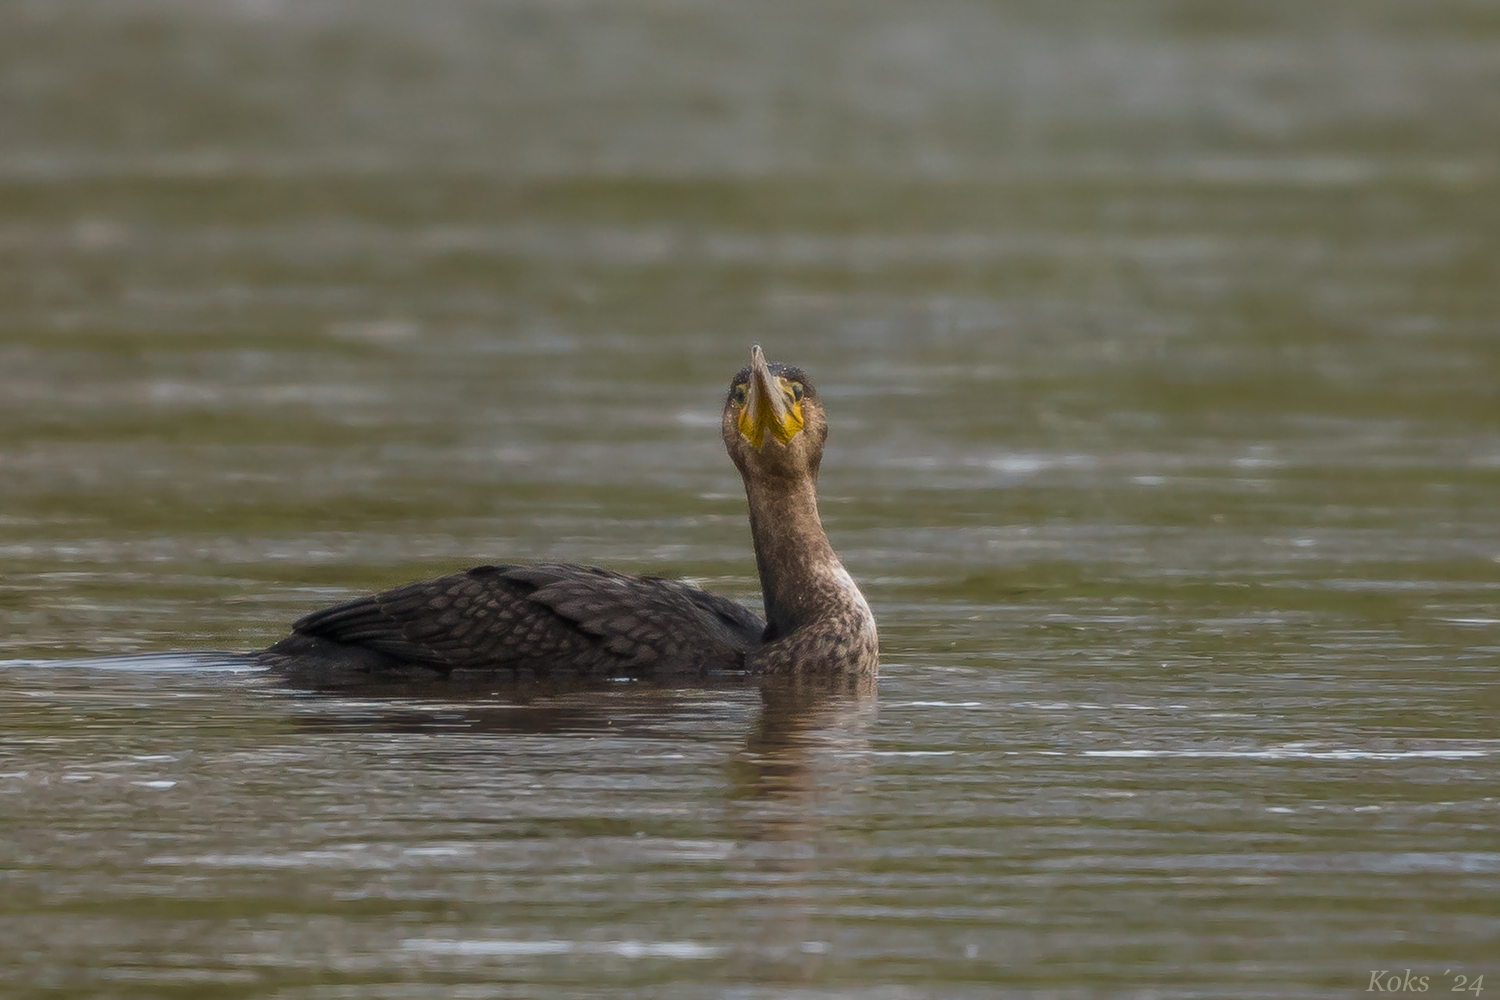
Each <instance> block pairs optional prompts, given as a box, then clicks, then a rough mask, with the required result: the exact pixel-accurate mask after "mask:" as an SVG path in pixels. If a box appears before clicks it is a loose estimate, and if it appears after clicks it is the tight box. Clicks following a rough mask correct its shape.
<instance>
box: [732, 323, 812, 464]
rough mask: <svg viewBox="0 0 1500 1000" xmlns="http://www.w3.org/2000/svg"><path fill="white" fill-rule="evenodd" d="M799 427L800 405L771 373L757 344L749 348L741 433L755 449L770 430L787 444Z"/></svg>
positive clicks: (795, 434) (800, 422) (800, 426)
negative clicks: (748, 370) (748, 367)
mask: <svg viewBox="0 0 1500 1000" xmlns="http://www.w3.org/2000/svg"><path fill="white" fill-rule="evenodd" d="M801 430H802V404H801V403H800V402H797V401H795V400H793V399H791V398H790V393H789V392H788V391H787V390H786V389H785V388H783V386H782V380H781V379H780V378H778V377H776V376H775V375H773V374H771V369H770V368H768V367H767V366H766V356H765V354H764V353H763V352H762V351H761V349H760V345H759V344H756V345H755V346H754V347H752V348H750V385H749V387H748V392H747V394H746V399H745V406H744V409H742V410H741V411H740V433H741V434H743V435H744V436H745V439H746V440H748V441H749V442H750V446H751V447H752V448H754V449H756V450H757V451H759V450H760V448H761V446H762V445H764V444H765V443H766V434H767V432H769V433H770V434H771V435H773V436H774V437H775V438H776V440H778V441H780V442H781V443H782V444H787V443H788V442H790V441H791V440H792V438H794V437H796V436H797V433H798V432H799V431H801Z"/></svg>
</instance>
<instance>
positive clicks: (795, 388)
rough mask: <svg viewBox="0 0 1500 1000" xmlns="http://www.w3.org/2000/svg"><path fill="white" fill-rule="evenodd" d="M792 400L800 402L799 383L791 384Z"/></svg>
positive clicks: (800, 384)
mask: <svg viewBox="0 0 1500 1000" xmlns="http://www.w3.org/2000/svg"><path fill="white" fill-rule="evenodd" d="M792 398H793V399H795V400H798V401H800V400H801V399H802V383H801V382H793V383H792Z"/></svg>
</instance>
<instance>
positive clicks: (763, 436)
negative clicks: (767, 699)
mask: <svg viewBox="0 0 1500 1000" xmlns="http://www.w3.org/2000/svg"><path fill="white" fill-rule="evenodd" d="M723 436H724V442H725V446H726V448H727V449H728V451H729V454H730V457H731V458H732V459H733V460H734V463H735V465H736V467H737V468H738V469H739V470H740V474H741V477H742V478H743V479H744V482H745V492H746V496H747V499H748V500H749V505H750V529H751V536H752V538H753V540H754V544H755V555H756V567H757V569H758V571H759V574H760V579H761V589H762V596H763V600H764V604H765V611H766V619H765V621H762V620H761V619H760V618H759V617H757V616H756V615H755V614H754V613H753V612H751V611H750V610H749V609H748V608H746V607H744V606H743V605H741V604H739V603H738V602H736V601H733V600H730V599H728V598H724V597H719V596H717V595H714V594H710V593H708V592H707V591H704V590H702V589H700V588H698V587H695V586H692V585H690V584H687V583H683V582H681V581H676V580H667V579H662V578H659V577H650V576H630V575H627V574H624V573H616V572H613V571H610V570H604V569H597V568H594V567H589V566H575V565H567V564H541V565H530V566H478V567H475V568H473V569H469V570H466V571H464V572H460V573H454V574H451V575H448V576H442V577H437V578H435V579H431V580H423V581H420V582H417V583H412V584H407V585H406V586H403V587H397V588H395V589H393V590H388V591H385V592H384V593H380V594H375V595H372V596H369V597H361V598H358V599H356V600H353V601H349V602H347V603H345V604H340V605H336V606H334V607H331V608H325V609H323V610H321V611H315V612H313V613H312V614H310V615H307V616H306V617H304V618H302V619H300V620H299V621H297V622H296V623H295V624H294V625H293V626H292V634H291V635H290V636H288V637H287V638H285V639H283V640H282V641H280V642H278V643H276V644H275V645H273V646H271V647H270V648H269V649H266V650H264V651H262V652H261V654H259V655H260V657H261V659H262V660H263V661H264V662H266V663H267V664H268V665H270V666H271V667H272V668H273V669H277V670H279V671H281V672H283V673H285V674H287V675H289V676H293V677H301V678H304V679H308V680H311V681H315V682H318V681H326V680H330V679H336V678H347V677H359V676H370V675H374V676H378V675H382V674H390V673H392V672H397V671H407V672H408V676H409V672H410V671H411V670H412V669H413V668H415V669H416V670H417V671H419V672H427V673H431V674H432V676H438V675H446V674H449V673H452V672H454V671H464V672H466V673H467V672H469V671H481V672H486V671H493V672H497V673H505V674H509V675H510V676H513V677H517V678H530V679H547V680H549V681H553V682H558V681H562V682H566V681H573V680H582V681H590V680H593V681H602V680H610V679H620V678H634V679H650V680H657V681H662V682H672V681H689V680H702V679H707V678H711V677H727V676H735V675H739V676H749V677H752V678H781V679H787V680H797V681H835V682H838V681H843V680H855V681H860V680H868V679H869V678H872V677H873V676H874V673H875V671H876V668H877V665H878V661H879V650H878V641H877V637H876V631H875V619H874V616H873V615H872V614H871V613H870V608H869V605H868V604H867V603H866V602H865V599H864V596H863V595H862V594H861V593H860V591H859V588H858V587H857V586H856V585H855V583H854V580H853V578H852V577H850V575H849V573H848V571H846V570H845V569H844V567H843V564H842V563H840V561H839V559H838V556H837V555H836V554H835V553H834V551H833V547H832V546H831V545H830V544H829V542H828V536H827V534H826V533H825V532H824V530H823V525H822V522H821V520H820V518H819V516H818V509H817V492H816V482H817V474H818V466H819V463H820V461H821V458H822V451H823V441H824V439H825V438H826V436H827V424H826V422H825V420H824V418H823V411H822V406H821V404H820V403H819V402H818V401H817V397H816V393H815V391H814V390H813V388H812V385H811V383H810V382H809V381H808V379H807V377H806V375H805V374H803V373H802V372H801V371H800V370H798V369H795V368H791V367H789V366H786V365H769V364H767V362H766V360H765V357H764V355H763V354H762V353H761V350H760V348H759V347H756V348H754V349H753V350H752V352H751V365H750V367H749V368H746V369H744V370H742V371H741V372H740V373H739V374H738V375H736V376H735V379H734V380H733V381H732V382H731V383H730V388H729V394H728V396H727V398H726V400H725V405H724V415H723Z"/></svg>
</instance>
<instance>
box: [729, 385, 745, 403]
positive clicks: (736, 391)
mask: <svg viewBox="0 0 1500 1000" xmlns="http://www.w3.org/2000/svg"><path fill="white" fill-rule="evenodd" d="M745 395H746V393H745V386H744V384H743V383H741V384H740V385H737V386H735V387H734V388H733V389H730V390H729V398H730V399H733V400H734V401H735V403H736V404H738V405H740V406H744V405H745Z"/></svg>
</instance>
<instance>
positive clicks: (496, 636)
mask: <svg viewBox="0 0 1500 1000" xmlns="http://www.w3.org/2000/svg"><path fill="white" fill-rule="evenodd" d="M763 627H764V626H763V625H762V623H761V621H760V619H759V618H757V617H756V616H755V615H754V614H753V613H752V612H750V611H749V610H748V609H746V608H744V607H743V606H741V605H739V604H738V603H736V602H734V601H730V600H727V599H725V598H722V597H717V596H715V595H713V594H709V593H707V592H706V591H702V590H699V589H698V588H696V587H692V586H689V585H688V584H684V583H680V582H677V581H673V580H662V579H658V578H654V577H638V576H628V575H626V574H623V573H614V572H610V571H608V570H601V569H594V568H592V567H587V566H569V565H539V566H478V567H475V568H474V569H470V570H467V571H465V572H462V573H454V574H452V575H450V576H443V577H437V578H436V579H432V580H423V581H420V582H418V583H413V584H408V585H406V586H404V587H398V588H396V589H394V590H388V591H386V592H384V593H381V594H376V595H373V596H371V597H362V598H359V599H358V600H354V601H350V602H348V603H346V604H341V605H337V606H335V607H332V608H327V609H325V610H322V611H317V612H314V613H313V614H310V615H308V616H307V617H305V618H303V619H301V620H300V621H298V622H297V623H296V624H295V625H294V626H293V629H294V630H295V631H296V632H298V633H301V634H303V635H309V636H317V637H321V638H326V639H331V640H334V641H336V642H341V643H345V644H350V645H358V646H364V647H367V648H370V649H373V650H376V651H378V652H380V653H384V654H386V655H388V656H391V657H394V658H396V659H399V660H404V661H409V662H415V663H423V664H427V665H429V666H433V667H438V668H444V669H448V668H454V667H494V666H504V665H519V664H522V663H527V664H530V665H533V666H536V667H539V668H542V669H545V668H546V667H548V666H555V667H557V668H559V669H567V668H574V669H577V670H581V671H585V672H595V671H609V670H625V671H646V670H650V669H651V668H652V667H654V666H658V665H660V666H670V665H677V666H683V667H686V666H692V665H701V666H706V665H710V664H719V663H724V662H726V661H728V660H731V659H737V658H738V653H739V651H741V650H743V649H745V648H747V647H748V646H751V645H754V644H756V643H758V642H759V640H760V635H761V631H762V629H763Z"/></svg>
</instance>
